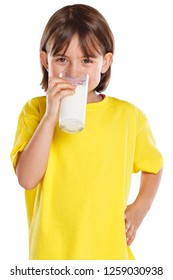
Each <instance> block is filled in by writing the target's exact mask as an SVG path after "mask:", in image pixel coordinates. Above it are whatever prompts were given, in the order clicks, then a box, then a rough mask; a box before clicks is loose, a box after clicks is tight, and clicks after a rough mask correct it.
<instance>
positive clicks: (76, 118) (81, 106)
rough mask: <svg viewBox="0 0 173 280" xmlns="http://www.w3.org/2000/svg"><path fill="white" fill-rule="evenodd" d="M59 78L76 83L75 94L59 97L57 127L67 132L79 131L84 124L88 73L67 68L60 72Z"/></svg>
mask: <svg viewBox="0 0 173 280" xmlns="http://www.w3.org/2000/svg"><path fill="white" fill-rule="evenodd" d="M59 76H60V77H61V78H63V79H65V80H67V81H70V82H71V83H72V84H75V85H76V89H75V94H74V95H70V96H64V97H63V98H62V99H61V104H60V113H59V127H60V128H61V129H62V130H63V131H64V132H67V133H76V132H79V131H81V130H82V129H83V128H84V125H85V113H86V103H87V95H88V74H84V73H81V72H80V71H77V70H76V71H74V70H73V71H72V70H69V71H67V72H63V73H60V75H59Z"/></svg>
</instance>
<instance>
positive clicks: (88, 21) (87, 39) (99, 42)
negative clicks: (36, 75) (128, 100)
mask: <svg viewBox="0 0 173 280" xmlns="http://www.w3.org/2000/svg"><path fill="white" fill-rule="evenodd" d="M74 34H77V35H78V36H79V39H80V40H79V42H80V47H81V49H82V51H83V53H84V55H85V56H86V57H90V56H91V55H94V54H95V53H94V52H97V53H99V54H101V55H105V54H106V53H108V52H111V53H112V54H113V53H114V37H113V34H112V31H111V29H110V27H109V25H108V23H107V21H106V20H105V18H104V17H103V16H102V14H100V13H99V12H98V11H97V10H96V9H95V8H93V7H91V6H88V5H83V4H75V5H68V6H65V7H63V8H61V9H60V10H58V11H56V12H55V13H54V14H53V15H52V16H51V18H50V19H49V21H48V23H47V25H46V27H45V30H44V32H43V35H42V38H41V43H40V51H45V52H50V54H51V55H56V54H57V53H58V52H59V51H60V50H62V49H63V48H65V51H66V50H67V48H68V46H69V44H70V41H71V39H72V37H73V36H74ZM41 68H42V72H43V78H42V82H41V85H42V88H43V89H44V90H45V91H46V90H47V87H48V72H47V70H46V69H45V68H44V66H43V65H41ZM110 75H111V67H109V69H108V70H107V71H106V73H104V74H101V80H100V83H99V84H98V86H97V87H96V89H95V90H96V91H98V92H101V91H103V90H105V89H106V87H107V86H108V83H109V80H110Z"/></svg>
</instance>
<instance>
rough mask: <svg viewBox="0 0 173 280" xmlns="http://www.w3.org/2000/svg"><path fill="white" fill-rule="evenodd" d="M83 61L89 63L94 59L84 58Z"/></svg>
mask: <svg viewBox="0 0 173 280" xmlns="http://www.w3.org/2000/svg"><path fill="white" fill-rule="evenodd" d="M83 63H84V64H88V63H93V61H92V60H91V59H90V58H84V59H83Z"/></svg>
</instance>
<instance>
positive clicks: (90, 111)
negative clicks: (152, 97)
mask: <svg viewBox="0 0 173 280" xmlns="http://www.w3.org/2000/svg"><path fill="white" fill-rule="evenodd" d="M113 54H114V38H113V35H112V32H111V30H110V28H109V26H108V23H107V22H106V20H105V19H104V17H103V16H102V15H101V14H100V13H99V12H98V11H97V10H96V9H94V8H92V7H90V6H87V5H81V4H76V5H70V6H66V7H63V8H62V9H60V10H58V11H57V12H56V13H55V14H54V15H53V16H52V17H51V18H50V20H49V21H48V23H47V25H46V28H45V30H44V33H43V36H42V39H41V44H40V60H41V66H42V72H43V79H42V82H41V84H42V87H43V89H44V90H45V91H46V97H45V96H43V97H36V98H33V99H32V100H30V101H29V102H27V103H26V104H25V106H24V108H23V110H22V112H21V114H20V116H19V121H18V127H17V132H16V137H15V143H14V147H13V150H12V152H11V159H12V162H13V166H14V169H15V172H16V174H17V177H18V181H19V184H20V185H21V186H22V187H24V188H25V189H26V191H25V194H26V207H27V214H28V224H29V258H30V259H33V260H36V259H37V260H41V259H49V260H50V259H55V260H58V259H59V260H65V259H66V260H91V259H93V260H94V259H95V260H103V259H107V260H108V259H110V260H111V259H112V260H116V259H119V260H128V259H134V256H133V254H132V252H131V250H130V247H129V245H130V244H131V243H132V241H133V240H134V238H135V234H136V231H137V229H138V227H139V226H140V224H141V222H142V220H143V218H144V217H145V215H146V213H147V211H148V210H149V208H150V206H151V204H152V201H153V199H154V197H155V194H156V191H157V189H158V186H159V182H160V178H161V168H162V156H161V154H160V152H159V151H158V150H157V148H156V146H155V141H154V139H153V136H152V133H151V130H150V127H149V125H148V122H147V119H146V117H145V115H144V114H143V113H142V112H141V111H140V110H139V109H138V108H136V107H135V106H133V105H132V104H129V103H128V102H125V101H122V100H118V99H116V98H112V97H109V96H106V95H103V94H102V93H101V92H103V91H104V90H105V89H106V87H107V85H108V83H109V79H110V74H111V63H112V59H113ZM68 69H77V70H80V71H82V72H84V73H87V74H88V75H89V87H88V100H87V112H86V123H85V128H84V130H83V131H81V132H80V133H76V134H68V133H65V132H63V131H61V130H60V128H59V126H58V113H59V106H60V102H61V99H62V98H64V96H67V95H73V94H75V86H74V85H72V84H71V83H70V82H68V81H66V80H63V79H62V78H60V77H59V74H60V73H61V72H63V71H65V70H68ZM138 171H141V182H140V188H139V193H138V195H137V198H136V199H135V201H134V202H133V203H132V204H131V205H129V206H127V199H128V194H129V189H130V181H131V175H132V172H138Z"/></svg>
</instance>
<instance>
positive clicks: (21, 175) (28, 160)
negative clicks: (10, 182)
mask: <svg viewBox="0 0 173 280" xmlns="http://www.w3.org/2000/svg"><path fill="white" fill-rule="evenodd" d="M64 89H66V90H65V91H63V90H64ZM74 89H75V86H74V85H72V84H70V83H68V82H66V81H64V80H63V81H62V80H61V79H60V78H50V80H49V88H48V91H47V99H46V102H47V103H46V112H45V115H44V116H43V118H42V120H41V122H40V124H39V125H38V127H37V129H36V131H35V133H34V134H33V136H32V138H31V140H30V141H29V143H28V144H27V146H26V147H25V149H24V150H23V152H21V154H20V155H19V157H18V160H17V165H16V174H17V177H18V181H19V184H20V185H21V186H22V187H24V188H25V189H32V188H34V187H35V186H36V185H37V184H38V183H39V182H40V181H41V179H42V177H43V176H44V173H45V171H46V167H47V162H48V157H49V151H50V146H51V142H52V138H53V134H54V129H55V126H56V123H57V121H58V112H59V105H60V100H61V98H62V97H63V96H66V95H72V94H74ZM62 93H63V94H62Z"/></svg>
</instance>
